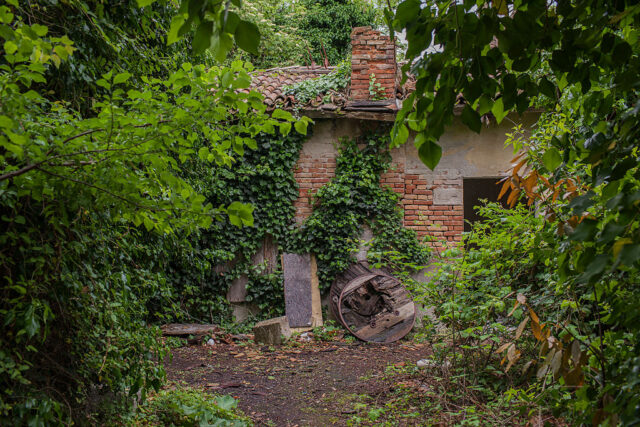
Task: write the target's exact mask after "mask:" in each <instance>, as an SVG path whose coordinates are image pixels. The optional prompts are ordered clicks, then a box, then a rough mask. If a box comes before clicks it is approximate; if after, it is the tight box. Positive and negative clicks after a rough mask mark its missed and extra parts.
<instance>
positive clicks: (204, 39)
mask: <svg viewBox="0 0 640 427" xmlns="http://www.w3.org/2000/svg"><path fill="white" fill-rule="evenodd" d="M212 35H213V22H210V21H205V22H202V23H200V25H198V29H197V30H196V34H195V35H194V36H193V44H192V46H193V53H195V54H200V53H202V52H204V51H205V50H207V49H208V48H209V46H211V36H212Z"/></svg>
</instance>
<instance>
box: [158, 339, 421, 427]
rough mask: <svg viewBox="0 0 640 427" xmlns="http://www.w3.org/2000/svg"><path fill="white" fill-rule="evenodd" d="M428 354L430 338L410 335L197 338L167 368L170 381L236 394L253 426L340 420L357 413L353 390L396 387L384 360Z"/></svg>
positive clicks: (370, 393)
mask: <svg viewBox="0 0 640 427" xmlns="http://www.w3.org/2000/svg"><path fill="white" fill-rule="evenodd" d="M428 354H429V347H428V346H427V345H424V344H415V343H412V342H406V343H395V344H390V345H375V344H365V343H359V342H357V343H346V342H342V341H336V342H320V343H316V342H311V343H298V342H294V343H292V344H290V345H288V346H282V347H280V348H275V349H274V348H273V347H271V348H269V347H265V346H260V345H245V346H243V345H227V344H219V345H215V346H206V345H202V346H200V345H199V346H191V347H183V348H179V349H176V350H174V351H173V360H172V361H171V362H170V363H169V364H167V365H166V368H167V373H168V377H169V379H170V380H174V381H184V382H186V383H187V384H189V385H192V386H197V387H205V388H206V389H207V390H210V391H211V392H212V393H219V394H231V395H232V396H234V397H236V398H238V399H239V406H240V408H241V409H242V410H243V411H244V412H245V414H247V415H248V416H250V417H251V418H252V419H253V420H254V422H255V424H256V425H257V426H278V427H280V426H330V425H337V426H342V425H347V422H348V420H349V419H350V418H351V416H352V414H354V413H355V410H354V402H355V399H354V398H355V397H357V396H358V395H367V397H368V398H371V397H376V396H381V399H383V398H384V397H383V396H384V395H385V394H387V393H389V391H390V390H392V389H393V387H394V384H393V381H391V380H389V379H386V378H385V375H384V373H385V370H386V369H388V368H387V367H388V366H394V365H395V366H403V365H404V363H415V362H416V361H417V360H419V359H421V358H424V357H426V356H428Z"/></svg>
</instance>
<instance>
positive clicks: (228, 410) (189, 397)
mask: <svg viewBox="0 0 640 427" xmlns="http://www.w3.org/2000/svg"><path fill="white" fill-rule="evenodd" d="M212 397H213V396H210V395H208V394H207V393H206V392H204V391H201V390H196V389H192V388H188V387H181V386H178V387H175V388H171V389H167V390H162V391H160V392H158V393H157V394H156V395H153V396H151V397H150V398H149V400H148V401H147V402H146V403H145V404H144V405H142V406H141V407H140V408H139V409H138V412H137V414H136V416H135V417H134V418H133V419H132V420H131V423H132V424H133V425H142V426H146V425H172V426H183V427H198V426H212V425H215V426H221V427H222V426H224V427H232V426H233V427H243V426H247V425H250V423H249V421H248V420H247V419H246V418H244V417H243V416H241V415H240V414H239V412H238V410H237V409H236V407H237V405H238V402H237V401H236V400H235V399H234V398H233V397H231V396H215V397H214V398H212Z"/></svg>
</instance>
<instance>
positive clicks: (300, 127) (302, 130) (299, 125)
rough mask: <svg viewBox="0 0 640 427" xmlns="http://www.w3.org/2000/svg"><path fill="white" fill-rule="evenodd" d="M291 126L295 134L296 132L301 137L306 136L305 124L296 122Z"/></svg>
mask: <svg viewBox="0 0 640 427" xmlns="http://www.w3.org/2000/svg"><path fill="white" fill-rule="evenodd" d="M293 125H294V127H295V128H296V132H298V133H299V134H301V135H306V134H307V122H305V121H303V120H298V121H297V122H295V123H294V124H293Z"/></svg>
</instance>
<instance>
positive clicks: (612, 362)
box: [393, 0, 640, 425]
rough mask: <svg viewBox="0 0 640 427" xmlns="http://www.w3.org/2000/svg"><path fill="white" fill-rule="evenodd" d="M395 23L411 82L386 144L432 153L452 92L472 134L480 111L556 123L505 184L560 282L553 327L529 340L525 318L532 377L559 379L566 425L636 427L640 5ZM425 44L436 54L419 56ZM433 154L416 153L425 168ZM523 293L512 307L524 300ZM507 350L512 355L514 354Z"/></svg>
mask: <svg viewBox="0 0 640 427" xmlns="http://www.w3.org/2000/svg"><path fill="white" fill-rule="evenodd" d="M393 26H394V28H395V29H396V30H401V29H406V30H407V40H408V42H409V47H408V52H407V57H408V58H411V60H412V64H411V65H408V66H407V67H406V68H405V71H407V70H409V69H410V68H411V69H412V70H413V72H414V74H415V75H416V76H417V82H416V88H417V89H416V92H415V93H414V94H413V95H411V96H410V97H409V98H408V99H407V100H406V101H405V103H404V105H403V110H402V112H401V113H400V114H399V115H398V120H397V122H396V127H395V130H394V131H393V137H394V143H402V142H404V141H405V140H406V134H407V129H406V126H407V125H408V126H409V127H411V128H412V129H414V130H416V131H418V132H419V135H423V137H422V139H423V144H427V143H428V144H434V145H435V144H436V141H437V139H438V138H439V137H440V136H441V135H442V134H443V132H444V129H445V126H447V125H448V124H450V123H451V120H452V117H453V108H454V105H455V104H456V102H457V101H456V100H457V99H458V94H460V93H461V94H462V95H463V96H464V99H465V102H466V106H465V110H466V111H467V113H466V114H464V113H463V114H464V117H463V122H465V123H466V124H467V125H468V126H469V127H470V128H471V129H475V130H478V129H480V126H479V125H478V121H479V117H480V115H484V114H487V113H491V114H492V115H493V117H494V118H495V119H496V121H497V122H501V121H502V120H503V119H504V118H505V117H506V115H507V114H508V113H509V112H520V113H521V112H524V111H526V110H527V109H528V108H529V107H530V106H532V105H538V106H544V107H546V108H547V109H548V110H549V111H552V112H557V113H558V115H557V116H553V115H552V116H547V117H543V119H542V126H541V127H540V128H539V131H538V132H536V134H535V135H533V136H532V138H530V139H529V138H522V140H521V141H520V142H519V143H521V142H524V144H527V148H529V150H530V151H529V153H528V154H527V155H526V156H524V157H523V160H522V161H521V163H519V166H518V169H521V170H520V173H518V171H517V170H516V168H514V169H513V171H512V176H511V177H510V179H509V181H508V182H507V185H508V186H511V188H512V189H513V190H514V193H512V194H515V195H516V196H514V197H511V201H512V202H515V201H516V200H517V195H518V194H522V195H524V196H526V198H527V199H528V201H529V202H530V203H536V204H537V209H538V210H539V211H541V212H543V213H544V217H545V219H546V220H547V222H546V224H545V226H544V227H543V229H542V231H540V230H538V231H535V232H534V235H535V236H536V238H537V239H539V240H540V241H544V242H545V244H546V245H548V246H549V247H550V248H552V249H553V251H554V252H555V253H556V254H557V266H555V265H554V266H553V268H552V270H551V272H552V273H553V275H554V277H557V280H558V285H557V286H556V285H554V284H553V282H549V283H546V282H543V283H542V285H543V286H544V287H545V288H547V287H548V288H549V289H548V290H549V291H550V290H551V289H555V291H556V292H557V295H556V297H555V299H554V301H553V303H552V304H551V306H550V307H548V308H547V309H546V311H545V312H544V313H542V314H540V316H539V317H540V319H541V321H543V322H544V321H545V317H547V316H549V317H550V318H551V320H550V321H549V322H548V324H547V325H546V329H542V330H536V329H535V328H534V324H536V323H537V322H535V321H534V320H535V319H534V316H533V315H532V314H531V313H528V314H526V313H525V315H524V319H525V320H526V319H527V318H530V319H531V326H532V328H534V329H533V332H534V335H537V337H536V340H537V341H540V343H539V344H540V345H542V346H543V347H542V348H541V349H540V354H541V355H543V356H545V359H544V361H542V360H541V361H540V363H541V368H542V369H541V371H539V372H540V376H541V378H543V381H546V380H547V377H549V376H551V374H553V377H554V378H553V379H554V380H555V381H557V383H555V385H554V387H552V390H553V392H550V394H549V395H548V396H547V398H548V399H549V401H550V402H552V404H553V405H555V406H556V407H557V409H558V410H563V411H566V412H565V414H567V416H568V417H570V419H571V420H572V421H573V422H575V423H595V424H599V423H608V424H609V425H612V424H616V423H618V422H620V423H623V424H634V423H637V422H638V421H639V420H640V418H638V413H639V412H638V405H639V404H640V403H639V401H638V382H637V371H638V358H637V355H638V352H639V351H640V349H639V348H638V342H639V339H638V335H639V334H640V329H638V324H639V323H638V316H637V310H634V309H632V307H635V305H637V304H638V301H639V299H640V293H639V292H638V286H637V284H638V281H639V278H640V274H639V271H638V268H639V267H640V249H639V248H640V224H639V223H638V215H637V212H638V199H639V195H640V184H639V183H640V170H639V169H638V161H637V160H638V147H637V141H638V138H639V137H640V128H639V127H638V123H639V121H640V104H639V103H638V99H639V97H638V83H639V81H640V80H639V76H640V73H639V72H638V70H640V50H639V46H640V44H638V36H639V33H638V31H639V28H640V9H639V8H638V6H637V5H636V4H635V2H627V1H620V2H599V1H589V0H587V1H582V2H577V1H563V2H557V3H548V2H544V1H532V2H519V1H513V2H512V1H505V2H500V3H498V2H490V1H481V2H462V3H455V2H454V3H451V2H448V1H438V2H436V3H434V4H429V5H424V4H423V3H421V2H419V1H415V0H406V1H404V2H402V3H401V4H400V5H399V6H398V8H397V10H396V13H395V17H394V20H393ZM494 40H497V44H496V43H494ZM433 44H436V45H439V46H440V48H441V49H440V50H438V51H437V52H432V53H427V54H424V55H423V53H424V52H425V51H426V50H427V49H428V48H429V47H430V46H432V45H433ZM473 111H475V113H477V114H473ZM421 148H422V145H421V146H420V149H421ZM436 154H437V153H435V152H434V151H433V150H431V149H430V150H426V151H425V155H424V156H421V157H422V158H423V161H425V162H426V163H428V164H429V165H430V166H433V167H435V164H437V156H436ZM525 165H526V166H525ZM522 171H527V172H522ZM505 216H506V215H505ZM484 243H486V242H484ZM554 280H555V279H554ZM525 296H526V295H523V298H520V299H522V301H524V303H523V302H521V301H520V300H519V301H518V302H519V304H520V305H528V304H530V303H531V301H532V300H531V298H530V297H529V298H528V299H526V298H525ZM534 301H535V300H534ZM536 313H537V311H536ZM559 313H560V314H562V316H561V317H559V318H557V319H556V318H555V317H556V315H558V316H559ZM554 321H557V322H558V323H552V322H554ZM552 325H554V326H552ZM538 326H542V324H538ZM547 332H548V333H549V334H551V335H549V337H552V338H553V339H550V338H549V337H545V336H544V335H541V333H544V334H546V333H547ZM539 337H542V338H543V339H542V340H540V339H539ZM545 340H546V341H547V345H546V347H544V341H545ZM549 340H550V341H549ZM507 348H508V350H507ZM507 348H505V349H504V350H506V351H507V353H509V352H511V354H510V355H509V354H507V356H509V357H510V359H512V360H514V359H518V357H516V356H518V355H519V353H517V352H516V350H517V351H520V347H518V349H516V348H515V344H513V343H510V344H509V347H507ZM570 353H573V354H570ZM583 354H585V355H587V356H588V357H586V359H587V360H583V359H584V358H585V357H583V356H582V355H583ZM510 361H511V360H510ZM565 362H567V363H565ZM563 385H564V386H565V387H563ZM571 387H573V389H572V388H571ZM576 388H577V390H576ZM573 390H575V392H574V393H570V391H573Z"/></svg>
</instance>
